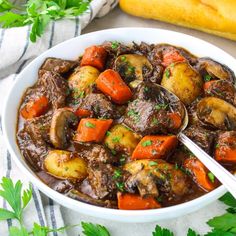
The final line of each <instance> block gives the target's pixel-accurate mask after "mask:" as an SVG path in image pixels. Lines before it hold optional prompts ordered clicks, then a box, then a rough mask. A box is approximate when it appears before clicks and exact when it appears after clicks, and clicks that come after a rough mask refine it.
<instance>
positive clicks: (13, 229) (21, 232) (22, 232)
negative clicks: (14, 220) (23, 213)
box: [9, 226, 38, 236]
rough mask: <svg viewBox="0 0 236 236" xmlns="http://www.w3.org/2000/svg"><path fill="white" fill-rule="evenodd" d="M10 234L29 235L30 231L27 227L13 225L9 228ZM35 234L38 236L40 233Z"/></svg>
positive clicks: (15, 235)
mask: <svg viewBox="0 0 236 236" xmlns="http://www.w3.org/2000/svg"><path fill="white" fill-rule="evenodd" d="M9 236H29V233H28V232H27V230H26V228H25V227H21V228H18V227H15V226H12V227H10V229H9ZM35 236H38V235H35Z"/></svg>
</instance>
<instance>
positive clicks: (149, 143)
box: [142, 140, 152, 147]
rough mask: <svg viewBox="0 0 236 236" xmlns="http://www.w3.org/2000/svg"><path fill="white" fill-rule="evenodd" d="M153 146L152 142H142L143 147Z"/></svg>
mask: <svg viewBox="0 0 236 236" xmlns="http://www.w3.org/2000/svg"><path fill="white" fill-rule="evenodd" d="M151 145H152V140H146V141H144V142H142V146H143V147H147V146H151Z"/></svg>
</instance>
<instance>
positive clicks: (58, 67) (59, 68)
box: [40, 57, 77, 74]
mask: <svg viewBox="0 0 236 236" xmlns="http://www.w3.org/2000/svg"><path fill="white" fill-rule="evenodd" d="M76 65H77V62H76V61H70V60H63V59H59V58H54V57H50V58H47V59H46V60H45V61H44V63H43V65H42V66H41V68H40V69H42V70H48V71H53V72H57V73H59V74H65V73H67V72H69V71H70V70H72V69H73V68H75V66H76Z"/></svg>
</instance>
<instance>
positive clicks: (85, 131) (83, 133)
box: [74, 118, 113, 142]
mask: <svg viewBox="0 0 236 236" xmlns="http://www.w3.org/2000/svg"><path fill="white" fill-rule="evenodd" d="M112 122H113V120H112V119H109V120H100V119H94V118H83V119H81V120H80V122H79V125H78V128H77V134H76V135H75V137H74V140H75V141H78V142H101V141H102V140H103V139H104V136H105V134H106V131H107V130H108V129H109V127H110V126H111V124H112Z"/></svg>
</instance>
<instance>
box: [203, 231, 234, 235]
mask: <svg viewBox="0 0 236 236" xmlns="http://www.w3.org/2000/svg"><path fill="white" fill-rule="evenodd" d="M204 236H235V234H233V233H230V232H225V231H222V230H213V231H212V232H209V233H207V234H205V235H204Z"/></svg>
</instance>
